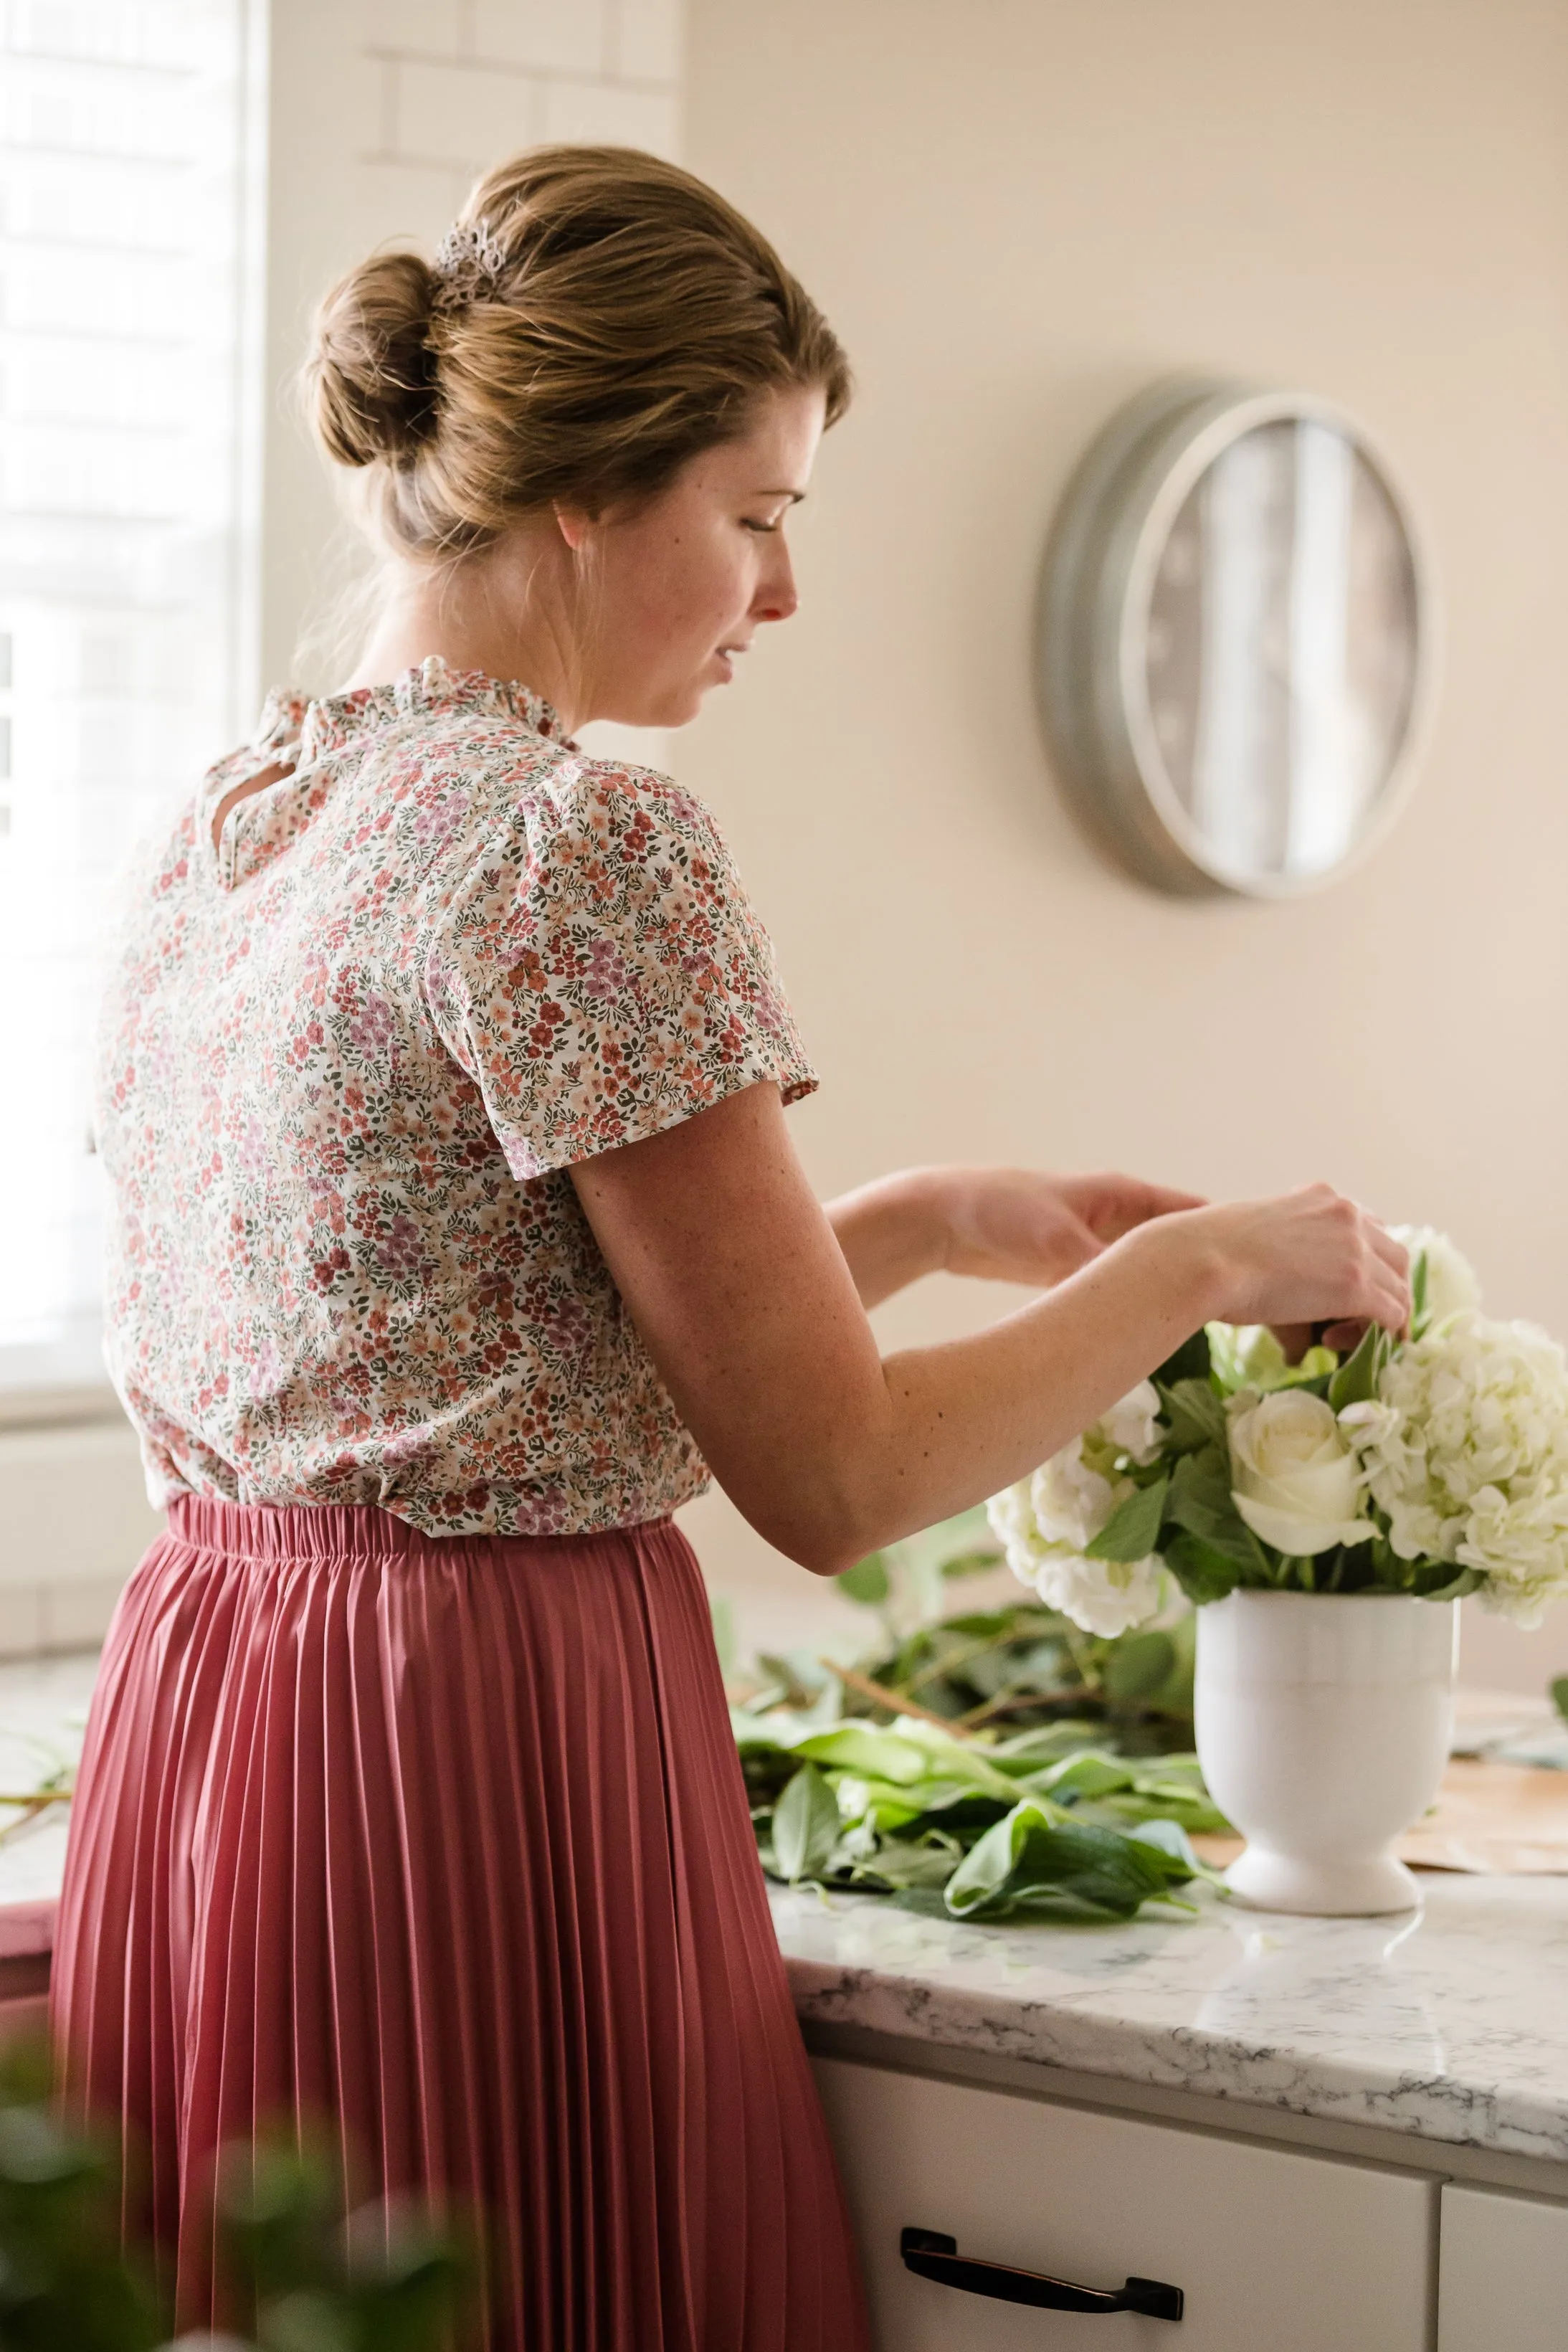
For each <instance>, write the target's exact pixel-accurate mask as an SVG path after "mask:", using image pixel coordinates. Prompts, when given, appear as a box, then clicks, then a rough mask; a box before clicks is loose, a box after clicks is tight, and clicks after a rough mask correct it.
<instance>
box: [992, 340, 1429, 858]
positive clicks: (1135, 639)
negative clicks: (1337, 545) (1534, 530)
mask: <svg viewBox="0 0 1568 2352" xmlns="http://www.w3.org/2000/svg"><path fill="white" fill-rule="evenodd" d="M1301 419H1308V420H1311V421H1313V422H1316V423H1320V424H1322V425H1328V426H1330V427H1332V428H1333V430H1335V431H1336V432H1338V433H1340V434H1342V435H1343V436H1344V437H1345V439H1346V440H1348V441H1349V442H1350V443H1351V445H1352V446H1353V447H1354V449H1355V450H1356V452H1357V453H1358V455H1359V456H1360V457H1362V458H1363V459H1364V461H1365V463H1366V464H1367V465H1368V466H1369V467H1371V469H1372V471H1373V472H1374V473H1375V476H1376V477H1377V479H1378V481H1379V482H1380V484H1381V485H1382V488H1383V489H1384V491H1385V494H1386V496H1387V498H1388V500H1389V503H1390V505H1391V506H1392V508H1393V509H1394V513H1395V515H1396V519H1397V520H1398V522H1399V525H1400V528H1401V530H1402V531H1403V534H1404V539H1405V545H1406V552H1407V556H1408V561H1409V564H1410V571H1411V578H1412V583H1413V589H1414V611H1415V646H1414V649H1413V670H1414V675H1413V677H1412V681H1411V694H1410V704H1409V709H1408V712H1407V714H1406V722H1405V730H1404V733H1403V735H1402V737H1401V739H1400V741H1399V744H1398V748H1397V750H1396V752H1395V755H1394V758H1393V761H1392V762H1391V764H1390V767H1389V771H1388V773H1387V775H1386V776H1385V780H1384V783H1383V787H1382V790H1381V792H1380V793H1379V794H1378V797H1377V801H1376V803H1375V809H1374V811H1373V813H1372V814H1371V815H1370V817H1369V818H1368V820H1367V822H1366V824H1364V827H1363V829H1362V831H1361V833H1360V834H1359V835H1357V837H1356V840H1355V842H1354V845H1352V847H1351V848H1350V849H1349V850H1348V851H1347V853H1346V854H1345V856H1343V858H1341V859H1340V860H1339V861H1338V862H1337V863H1336V864H1335V865H1333V866H1329V867H1327V868H1325V869H1324V870H1322V872H1319V873H1314V874H1307V875H1258V874H1244V873H1239V872H1237V871H1235V870H1232V869H1228V868H1227V866H1225V865H1224V864H1223V863H1222V862H1221V861H1220V860H1219V859H1218V858H1217V857H1216V856H1214V854H1213V852H1212V851H1211V850H1209V849H1208V848H1207V846H1206V845H1205V843H1204V841H1203V839H1202V836H1201V835H1199V833H1198V831H1197V827H1196V826H1195V825H1194V824H1193V822H1192V819H1191V818H1190V816H1189V815H1188V814H1187V813H1186V810H1185V809H1184V808H1183V806H1182V804H1181V802H1180V800H1179V798H1178V797H1177V794H1176V788H1175V786H1174V785H1173V784H1172V782H1171V780H1170V776H1169V773H1168V771H1167V770H1166V762H1165V757H1164V754H1163V752H1162V751H1161V750H1160V746H1159V741H1158V738H1157V736H1156V734H1155V725H1154V714H1153V712H1152V710H1151V709H1150V707H1149V693H1148V657H1147V625H1148V614H1149V606H1150V600H1151V596H1152V593H1153V588H1154V582H1155V572H1156V570H1157V568H1158V565H1159V562H1160V558H1161V555H1162V554H1163V552H1164V550H1165V546H1166V541H1167V539H1168V538H1169V535H1170V531H1171V529H1172V526H1173V525H1174V523H1175V521H1176V516H1177V515H1178V514H1179V513H1180V511H1181V509H1182V507H1183V505H1184V504H1185V502H1186V499H1187V497H1188V495H1189V493H1190V492H1191V490H1192V488H1193V487H1194V485H1195V484H1196V483H1197V481H1198V480H1199V479H1200V478H1201V477H1202V476H1203V474H1204V473H1206V472H1207V468H1208V467H1210V466H1211V465H1212V464H1213V462H1214V460H1215V459H1216V458H1217V457H1218V456H1219V455H1220V453H1221V451H1222V450H1224V449H1226V448H1228V446H1230V444H1231V443H1232V442H1234V441H1238V440H1239V439H1240V438H1241V436H1243V435H1244V434H1247V433H1250V432H1252V431H1254V430H1255V429H1256V428H1257V427H1258V426H1260V425H1273V424H1280V423H1291V422H1297V421H1300V420H1301ZM1437 638H1438V614H1437V596H1436V590H1435V586H1434V583H1433V579H1432V572H1431V565H1430V562H1429V561H1428V559H1427V552H1426V547H1425V541H1424V535H1423V533H1422V531H1421V529H1420V526H1419V524H1418V522H1417V520H1416V516H1415V514H1414V512H1413V510H1412V508H1411V505H1410V501H1409V499H1408V497H1407V496H1406V492H1405V490H1404V488H1403V487H1402V486H1401V484H1400V482H1399V480H1398V478H1397V476H1396V474H1395V473H1394V471H1393V469H1392V468H1391V467H1390V466H1389V465H1388V462H1387V460H1386V459H1385V457H1384V456H1383V454H1382V452H1381V451H1380V450H1379V449H1378V448H1377V447H1376V446H1375V444H1374V442H1373V441H1372V440H1371V438H1370V436H1368V435H1367V434H1366V433H1365V432H1364V429H1363V428H1362V427H1361V425H1358V424H1356V423H1355V421H1354V419H1353V418H1352V417H1350V416H1348V415H1346V414H1345V413H1344V411H1343V409H1341V408H1339V407H1337V406H1336V405H1335V404H1333V402H1332V401H1328V400H1323V399H1321V398H1319V397H1318V395H1317V394H1313V393H1300V392H1278V391H1268V390H1264V389H1261V388H1260V387H1259V386H1256V385H1252V384H1248V383H1240V382H1237V381H1233V380H1230V379H1227V378H1218V377H1192V376H1182V377H1173V378H1169V379H1166V380H1165V381H1163V382H1161V383H1155V384H1153V385H1151V386H1150V387H1149V389H1148V390H1147V391H1146V392H1145V393H1142V394H1139V396H1138V397H1137V398H1136V399H1135V400H1134V401H1132V402H1131V403H1130V404H1128V405H1127V406H1126V407H1124V408H1123V409H1122V410H1120V411H1119V412H1118V414H1117V415H1115V416H1113V418H1112V420H1111V422H1110V424H1109V425H1107V426H1106V427H1105V429H1104V430H1103V432H1102V433H1101V434H1100V436H1099V437H1098V438H1097V439H1096V440H1095V441H1094V442H1093V443H1092V445H1091V446H1090V448H1089V449H1088V451H1087V452H1086V454H1085V456H1084V457H1083V458H1082V461H1081V463H1080V465H1079V467H1078V468H1077V470H1076V472H1075V473H1074V475H1073V477H1072V478H1071V482H1070V483H1069V485H1068V488H1067V491H1066V494H1065V497H1064V498H1063V500H1062V503H1061V509H1060V510H1059V513H1058V516H1057V520H1056V523H1055V525H1054V527H1053V530H1052V531H1051V541H1050V544H1049V547H1048V550H1047V554H1046V562H1045V570H1044V573H1043V576H1042V580H1041V586H1040V612H1039V658H1038V663H1037V672H1036V675H1037V678H1038V682H1039V687H1040V702H1041V709H1042V715H1043V718H1044V721H1045V728H1046V733H1047V738H1048V740H1049V742H1050V744H1051V750H1052V751H1053V753H1054V754H1055V758H1056V762H1057V765H1058V767H1059V769H1060V772H1061V779H1062V782H1063V784H1064V786H1065V788H1066V790H1067V793H1068V796H1069V798H1070V800H1071V803H1073V805H1074V807H1075V808H1076V809H1077V811H1078V814H1079V815H1080V816H1081V817H1082V820H1083V822H1084V823H1085V824H1086V825H1087V826H1088V828H1089V830H1090V831H1091V832H1092V834H1093V835H1094V836H1095V837H1096V838H1097V839H1098V840H1099V841H1100V843H1101V844H1102V845H1103V847H1105V848H1106V849H1108V850H1109V851H1110V852H1111V853H1112V855H1113V856H1114V857H1115V858H1116V859H1117V860H1118V862H1120V863H1121V864H1122V865H1123V866H1126V867H1129V868H1130V869H1131V870H1132V872H1133V873H1134V875H1135V876H1137V877H1138V878H1139V879H1140V880H1142V881H1144V882H1146V883H1149V884H1151V885H1152V886H1153V887H1155V888H1156V889H1160V890H1164V891H1167V892H1172V893H1175V894H1177V895H1180V896H1184V897H1212V896H1214V895H1216V894H1218V893H1230V894H1233V895H1236V896H1239V897H1246V898H1275V899H1278V898H1301V897H1302V896H1304V895H1305V894H1307V893H1308V892H1310V891H1312V890H1318V889H1321V888H1322V887H1323V886H1324V885H1325V884H1327V883H1329V882H1332V881H1335V880H1337V879H1338V877H1340V876H1341V875H1342V874H1344V873H1346V872H1347V871H1348V870H1349V869H1350V868H1351V867H1352V866H1354V865H1357V864H1359V863H1360V861H1361V859H1362V858H1363V857H1364V856H1368V855H1369V854H1370V853H1371V851H1372V850H1373V849H1374V848H1375V846H1376V845H1377V844H1378V842H1380V841H1381V840H1382V839H1383V838H1384V837H1385V835H1386V834H1387V833H1388V830H1389V828H1390V827H1391V826H1392V825H1393V824H1395V822H1396V819H1397V817H1398V815H1399V814H1400V811H1401V809H1402V808H1403V806H1404V805H1405V803H1406V800H1407V799H1408V796H1409V793H1410V790H1411V787H1412V785H1413V784H1414V782H1415V779H1416V771H1417V768H1418V765H1419V761H1420V757H1421V753H1422V751H1424V749H1425V747H1426V744H1427V739H1428V736H1429V732H1430V726H1431V718H1432V706H1433V698H1434V693H1435V688H1436V680H1437Z"/></svg>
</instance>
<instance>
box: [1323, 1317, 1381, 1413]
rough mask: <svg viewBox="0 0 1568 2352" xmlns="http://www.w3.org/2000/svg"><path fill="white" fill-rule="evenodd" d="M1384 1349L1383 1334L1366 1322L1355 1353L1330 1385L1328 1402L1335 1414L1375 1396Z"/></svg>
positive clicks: (1365, 1402)
mask: <svg viewBox="0 0 1568 2352" xmlns="http://www.w3.org/2000/svg"><path fill="white" fill-rule="evenodd" d="M1386 1348H1387V1337H1386V1334H1385V1332H1384V1331H1383V1329H1382V1328H1381V1327H1380V1326H1379V1325H1378V1324H1376V1323H1369V1324H1368V1325H1367V1327H1366V1328H1365V1330H1364V1332H1363V1333H1362V1335H1361V1344H1360V1346H1359V1347H1358V1348H1357V1349H1356V1350H1355V1353H1354V1355H1353V1356H1347V1357H1346V1358H1345V1360H1344V1362H1343V1364H1342V1365H1341V1366H1340V1368H1339V1370H1338V1371H1337V1372H1336V1373H1335V1374H1334V1376H1333V1380H1332V1381H1330V1382H1329V1402H1330V1404H1331V1405H1332V1406H1333V1410H1334V1411H1335V1412H1343V1411H1344V1409H1345V1407H1346V1405H1347V1404H1367V1403H1369V1402H1371V1400H1372V1399H1373V1398H1374V1397H1375V1395H1376V1394H1377V1381H1378V1375H1379V1374H1380V1372H1381V1371H1382V1370H1383V1366H1384V1361H1385V1349H1386Z"/></svg>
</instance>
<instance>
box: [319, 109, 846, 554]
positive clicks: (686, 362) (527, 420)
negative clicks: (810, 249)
mask: <svg viewBox="0 0 1568 2352" xmlns="http://www.w3.org/2000/svg"><path fill="white" fill-rule="evenodd" d="M304 382H305V388H306V394H307V400H308V408H309V414H310V417H311V422H312V425H313V427H314V430H315V434H316V437H317V440H318V441H319V444H320V446H321V447H322V449H323V450H324V451H325V453H326V455H327V456H328V457H330V458H331V459H333V460H334V461H335V462H336V463H337V464H338V465H340V466H347V467H354V468H357V469H361V470H363V472H364V473H365V475H366V478H367V481H366V487H367V489H368V492H369V498H370V516H369V520H370V522H371V528H372V530H373V533H374V535H375V536H376V537H377V538H378V539H379V540H380V541H382V544H383V545H384V546H386V547H387V548H388V549H389V550H392V551H396V552H398V553H401V554H404V555H410V556H414V557H421V558H427V559H433V560H434V559H442V558H447V559H450V558H453V557H458V556H462V555H464V554H467V553H470V552H473V551H477V550H479V549H481V548H483V547H485V546H486V545H488V544H489V543H490V542H491V541H494V540H495V539H496V538H497V536H498V535H499V534H500V533H501V532H502V531H503V530H506V529H507V527H508V525H510V524H512V523H514V522H516V521H517V520H518V519H519V518H521V517H522V516H524V515H526V514H528V513H529V512H531V511H537V510H538V509H540V508H543V507H546V506H549V505H550V504H551V503H553V502H558V501H559V503H561V504H564V505H570V506H575V507H577V508H579V509H583V510H585V511H587V512H589V513H591V514H597V513H600V512H601V511H602V510H603V509H604V508H606V507H607V506H610V505H612V504H613V503H615V502H616V501H618V500H621V499H628V498H637V497H645V496H652V495H653V494H654V493H655V492H657V491H658V490H660V489H662V488H664V487H665V486H666V485H667V484H668V482H669V481H670V480H671V479H672V478H674V475H675V474H676V473H677V472H678V471H679V469H680V467H682V466H683V465H684V464H685V462H686V460H687V459H688V458H690V457H694V456H695V455H696V453H697V452H698V451H699V450H701V449H704V448H707V447H711V446H713V445H714V444H715V443H716V442H719V441H724V440H727V439H729V438H731V437H732V436H734V435H736V434H737V433H739V432H742V431H744V430H745V427H746V423H747V416H748V414H749V413H750V411H751V410H752V408H753V406H754V404H755V403H756V401H757V400H758V397H759V396H761V395H762V394H765V393H767V392H768V391H769V390H772V389H779V388H782V387H784V386H786V385H790V384H810V385H820V386H821V389H822V391H823V392H824V394H826V397H827V409H828V422H829V423H830V424H832V423H834V422H835V421H836V420H837V418H838V417H839V416H841V415H842V414H843V411H844V409H845V408H846V407H847V405H848V404H849V398H850V392H851V378H850V372H849V365H848V362H847V361H846V359H845V357H844V354H843V352H842V350H841V347H840V345H839V342H838V340H837V338H836V337H835V335H834V334H833V331H832V329H831V327H830V326H829V325H828V322H827V320H825V319H824V318H823V316H822V314H821V311H820V310H818V309H817V307H816V305H815V304H814V303H813V302H812V301H811V299H810V296H809V295H808V294H807V293H806V291H805V289H803V287H801V285H800V282H799V280H798V279H797V278H794V277H793V276H791V274H790V273H789V270H787V269H786V268H784V265H783V263H782V262H781V261H780V260H779V257H778V255H777V254H776V253H775V252H774V250H773V248H772V247H771V246H770V245H769V244H768V241H767V239H766V238H765V237H763V236H760V235H759V234H758V231H757V230H756V229H754V228H753V227H752V226H751V224H750V223H749V222H748V221H747V220H746V219H744V218H743V217H742V215H740V214H739V213H737V211H736V210H735V209H734V207H733V206H732V205H727V204H726V203H725V201H724V199H723V198H722V197H721V196H718V195H716V194H715V193H714V191H713V190H712V189H711V188H709V187H706V186H705V184H703V182H702V181H700V180H698V179H695V178H694V177H693V176H692V174H691V173H689V172H683V171H681V170H679V169H678V168H677V167H676V166H675V165H674V164H673V163H663V162H661V161H660V160H659V159H658V158H657V157H656V156H653V155H645V154H643V153H641V152H638V151H637V150H636V149H633V148H626V147H540V148H535V149H534V150H532V151H531V152H529V153H528V154H525V155H520V156H518V157H517V160H516V161H515V162H513V163H503V164H501V165H499V166H497V169H496V170H494V171H492V172H489V173H486V175H485V177H484V178H483V179H482V180H481V181H480V182H479V183H478V184H477V186H476V188H475V189H474V191H473V193H472V194H471V195H470V196H469V198H468V201H467V203H466V204H465V206H464V208H463V211H462V213H461V215H459V217H458V220H457V222H456V224H455V226H454V228H453V230H452V231H451V232H450V233H449V235H448V236H447V237H446V238H445V240H444V243H443V245H442V247H441V249H440V251H439V253H438V254H437V256H436V258H435V260H434V263H431V262H427V261H424V260H423V259H422V258H421V257H419V256H418V255H416V254H413V253H406V252H404V253H382V254H374V255H372V256H371V258H370V259H369V260H368V261H363V262H361V264H360V266H359V268H357V269H352V270H350V273H349V275H348V276H347V277H346V278H343V279H342V280H341V281H340V283H339V284H338V285H337V286H335V287H334V288H333V289H332V290H331V292H330V293H329V294H328V296H327V297H326V299H325V300H324V301H323V302H322V304H321V306H320V308H319V311H318V313H317V316H316V321H315V328H314V332H313V335H312V340H311V348H310V352H309V356H308V360H307V362H306V367H305V376H304Z"/></svg>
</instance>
